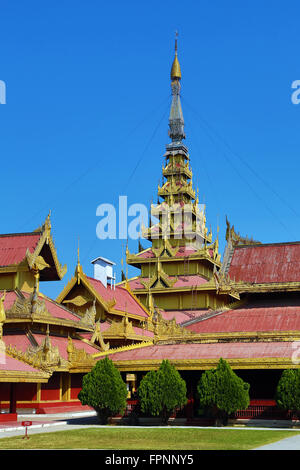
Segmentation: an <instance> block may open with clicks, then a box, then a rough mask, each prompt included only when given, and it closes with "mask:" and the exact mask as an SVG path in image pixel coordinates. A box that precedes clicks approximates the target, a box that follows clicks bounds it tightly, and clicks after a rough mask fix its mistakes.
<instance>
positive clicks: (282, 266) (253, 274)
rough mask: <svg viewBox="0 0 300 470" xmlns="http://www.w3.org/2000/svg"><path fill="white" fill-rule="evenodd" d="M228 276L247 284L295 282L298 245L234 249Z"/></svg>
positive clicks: (297, 278) (298, 267)
mask: <svg viewBox="0 0 300 470" xmlns="http://www.w3.org/2000/svg"><path fill="white" fill-rule="evenodd" d="M229 276H230V278H231V279H235V280H236V281H245V282H250V283H251V282H252V283H265V282H299V281H300V243H299V242H298V243H280V244H270V245H268V244H266V245H263V244H262V245H247V246H241V247H238V246H237V247H235V249H234V253H233V257H232V260H231V263H230V268H229Z"/></svg>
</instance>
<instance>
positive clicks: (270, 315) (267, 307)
mask: <svg viewBox="0 0 300 470" xmlns="http://www.w3.org/2000/svg"><path fill="white" fill-rule="evenodd" d="M186 328H187V329H189V330H192V331H194V332H197V333H223V332H224V333H225V332H229V333H230V332H238V331H240V332H242V331H296V330H300V302H299V301H298V302H295V304H293V303H292V302H291V301H290V300H286V301H277V302H276V303H275V301H273V302H271V301H269V302H263V301H257V302H253V303H252V304H250V305H246V306H245V307H241V308H237V309H234V310H228V311H225V312H223V313H221V314H220V315H216V316H214V317H211V318H207V319H206V320H203V321H199V322H195V323H192V324H191V325H188V326H186Z"/></svg>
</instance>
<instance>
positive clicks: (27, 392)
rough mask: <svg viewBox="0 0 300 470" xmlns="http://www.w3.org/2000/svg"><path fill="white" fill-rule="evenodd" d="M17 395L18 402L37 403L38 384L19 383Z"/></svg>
mask: <svg viewBox="0 0 300 470" xmlns="http://www.w3.org/2000/svg"><path fill="white" fill-rule="evenodd" d="M16 394H17V402H18V401H36V399H37V384H35V383H17V384H16Z"/></svg>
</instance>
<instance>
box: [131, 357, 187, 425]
mask: <svg viewBox="0 0 300 470" xmlns="http://www.w3.org/2000/svg"><path fill="white" fill-rule="evenodd" d="M138 397H139V400H140V406H141V411H142V412H143V413H149V414H150V415H152V416H161V418H162V422H163V423H164V424H167V423H168V420H169V417H170V415H171V414H172V412H173V411H175V410H176V409H177V408H181V407H182V406H184V405H185V404H186V403H187V398H186V383H185V381H184V380H183V379H182V377H181V375H180V374H179V372H178V371H177V370H176V369H175V367H174V366H172V365H171V364H170V362H169V361H168V360H164V361H162V363H161V366H160V368H159V369H158V370H157V371H150V372H148V373H147V374H146V375H145V377H144V378H143V379H142V381H141V383H140V386H139V388H138Z"/></svg>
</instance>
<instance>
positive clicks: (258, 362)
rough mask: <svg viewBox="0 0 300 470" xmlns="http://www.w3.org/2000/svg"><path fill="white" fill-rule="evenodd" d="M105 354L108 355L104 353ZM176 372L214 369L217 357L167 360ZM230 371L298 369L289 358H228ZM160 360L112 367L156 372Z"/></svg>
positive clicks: (299, 366)
mask: <svg viewBox="0 0 300 470" xmlns="http://www.w3.org/2000/svg"><path fill="white" fill-rule="evenodd" d="M106 354H109V352H108V353H106ZM169 361H170V363H171V364H172V365H174V366H175V368H176V369H178V370H209V369H213V368H216V367H217V365H218V362H219V357H217V358H208V359H174V360H173V359H169ZM226 361H227V362H228V363H229V365H230V366H231V368H232V369H299V368H300V365H299V364H294V363H293V362H292V360H291V359H290V358H285V357H284V358H281V357H278V358H277V357H276V358H274V357H264V358H261V357H258V358H243V359H241V358H230V359H228V358H227V359H226ZM161 362H162V359H155V360H151V359H147V360H146V359H145V360H140V361H133V360H132V361H130V360H126V361H115V362H114V365H115V367H116V368H117V369H118V370H119V371H120V372H139V371H149V370H157V369H159V367H160V365H161Z"/></svg>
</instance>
